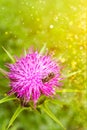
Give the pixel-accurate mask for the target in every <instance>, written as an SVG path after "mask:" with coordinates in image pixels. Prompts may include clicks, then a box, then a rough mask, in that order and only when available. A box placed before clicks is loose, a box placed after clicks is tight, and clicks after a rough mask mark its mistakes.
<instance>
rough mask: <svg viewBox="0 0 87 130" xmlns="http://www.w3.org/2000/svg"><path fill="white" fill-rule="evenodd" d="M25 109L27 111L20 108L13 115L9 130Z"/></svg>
mask: <svg viewBox="0 0 87 130" xmlns="http://www.w3.org/2000/svg"><path fill="white" fill-rule="evenodd" d="M24 109H25V108H24V107H22V106H19V107H18V108H17V109H16V111H15V113H14V114H13V116H12V118H11V120H10V121H9V124H8V127H7V129H9V127H10V126H11V125H12V124H13V122H14V121H15V119H16V118H17V116H18V115H19V114H20V113H21V112H22V111H23V110H24Z"/></svg>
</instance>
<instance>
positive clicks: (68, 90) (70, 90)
mask: <svg viewBox="0 0 87 130" xmlns="http://www.w3.org/2000/svg"><path fill="white" fill-rule="evenodd" d="M56 92H58V93H63V92H66V93H72V92H74V93H75V92H84V90H78V89H75V90H74V89H61V90H57V91H56Z"/></svg>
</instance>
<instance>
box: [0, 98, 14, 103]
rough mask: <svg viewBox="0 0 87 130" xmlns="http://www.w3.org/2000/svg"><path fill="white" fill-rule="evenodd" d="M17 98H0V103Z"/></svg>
mask: <svg viewBox="0 0 87 130" xmlns="http://www.w3.org/2000/svg"><path fill="white" fill-rule="evenodd" d="M15 99H16V98H12V97H9V96H6V97H5V98H3V99H1V100H0V104H2V103H4V102H8V101H11V100H15Z"/></svg>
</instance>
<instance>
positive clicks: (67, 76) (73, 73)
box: [65, 70, 82, 78]
mask: <svg viewBox="0 0 87 130" xmlns="http://www.w3.org/2000/svg"><path fill="white" fill-rule="evenodd" d="M81 71H82V70H78V71H76V72H72V73H70V74H67V75H66V76H65V77H66V78H69V77H71V76H73V75H76V74H78V73H80V72H81Z"/></svg>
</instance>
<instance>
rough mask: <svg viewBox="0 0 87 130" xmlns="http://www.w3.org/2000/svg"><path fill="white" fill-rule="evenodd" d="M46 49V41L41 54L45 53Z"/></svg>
mask: <svg viewBox="0 0 87 130" xmlns="http://www.w3.org/2000/svg"><path fill="white" fill-rule="evenodd" d="M45 50H46V43H45V44H44V46H43V47H42V49H41V50H40V53H39V54H44V52H45Z"/></svg>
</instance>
